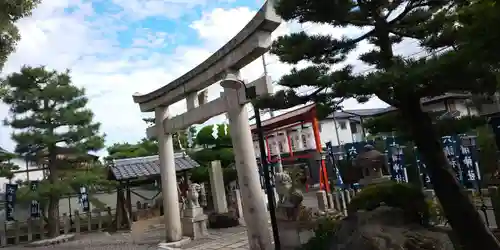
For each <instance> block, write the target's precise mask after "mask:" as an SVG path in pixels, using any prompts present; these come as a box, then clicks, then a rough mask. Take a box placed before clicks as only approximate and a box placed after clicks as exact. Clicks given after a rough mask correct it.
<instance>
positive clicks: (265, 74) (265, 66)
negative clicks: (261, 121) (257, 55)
mask: <svg viewBox="0 0 500 250" xmlns="http://www.w3.org/2000/svg"><path fill="white" fill-rule="evenodd" d="M261 58H262V66H263V67H264V76H267V63H266V54H265V53H264V54H263V55H262V56H261ZM269 115H270V116H271V118H272V117H274V111H272V110H270V111H269Z"/></svg>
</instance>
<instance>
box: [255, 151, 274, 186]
mask: <svg viewBox="0 0 500 250" xmlns="http://www.w3.org/2000/svg"><path fill="white" fill-rule="evenodd" d="M257 164H258V166H259V169H258V171H259V177H260V187H261V188H262V189H263V190H264V191H265V190H267V189H266V182H265V179H264V168H263V167H262V163H261V162H260V158H259V159H257ZM275 164H276V163H268V167H269V180H270V181H271V187H273V188H274V187H275V181H274V172H275V171H274V169H275V168H276V166H275Z"/></svg>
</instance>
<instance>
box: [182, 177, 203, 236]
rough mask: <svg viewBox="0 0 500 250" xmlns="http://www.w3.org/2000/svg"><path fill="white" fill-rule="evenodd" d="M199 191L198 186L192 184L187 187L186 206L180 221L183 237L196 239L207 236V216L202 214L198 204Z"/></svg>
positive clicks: (199, 186)
mask: <svg viewBox="0 0 500 250" xmlns="http://www.w3.org/2000/svg"><path fill="white" fill-rule="evenodd" d="M201 189H202V188H201V185H200V184H197V183H192V184H190V185H189V189H188V192H187V204H186V207H185V208H184V213H183V215H184V217H183V218H182V219H181V221H182V231H183V234H184V236H188V237H191V238H193V239H198V238H201V237H203V236H206V235H208V231H207V221H208V216H207V215H206V214H204V213H203V208H202V207H201V206H200V202H199V199H200V191H201ZM202 196H203V194H202Z"/></svg>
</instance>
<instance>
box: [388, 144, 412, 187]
mask: <svg viewBox="0 0 500 250" xmlns="http://www.w3.org/2000/svg"><path fill="white" fill-rule="evenodd" d="M385 145H386V153H387V159H388V163H389V166H390V167H391V175H392V178H393V179H394V180H395V181H397V182H408V173H407V171H406V166H405V158H404V152H403V147H401V146H400V144H399V143H398V142H397V139H396V137H387V138H385Z"/></svg>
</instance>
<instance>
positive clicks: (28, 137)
mask: <svg viewBox="0 0 500 250" xmlns="http://www.w3.org/2000/svg"><path fill="white" fill-rule="evenodd" d="M3 84H4V86H5V90H6V93H5V95H4V96H3V97H2V101H3V102H4V103H5V104H7V105H8V106H9V111H10V114H9V117H8V118H6V119H5V124H6V125H9V126H11V127H12V128H13V129H14V132H13V134H12V139H13V140H14V141H15V142H16V143H17V145H16V148H15V151H16V153H17V154H18V155H21V156H22V157H23V158H30V159H31V160H34V161H36V162H37V165H39V166H42V167H45V166H46V169H47V170H48V177H47V179H46V180H44V181H42V186H41V189H40V193H39V194H38V195H39V197H46V198H47V199H48V228H49V234H50V235H51V236H53V235H56V234H58V232H59V223H56V222H57V221H58V216H59V208H58V206H59V199H60V198H61V196H62V195H64V194H67V193H69V192H74V191H75V190H76V189H79V187H80V186H82V185H85V186H88V188H89V189H93V188H100V187H102V186H106V185H108V184H109V185H111V184H112V183H110V182H108V181H107V180H106V179H105V177H106V176H105V174H103V173H102V168H100V167H99V164H98V162H97V161H92V160H89V158H92V157H89V152H91V151H97V150H100V149H101V148H103V146H104V135H103V134H101V133H100V132H99V130H100V124H99V123H97V122H94V115H93V113H92V111H91V110H90V109H88V108H86V106H87V103H88V99H87V97H85V90H84V89H82V88H78V87H76V86H74V85H73V84H72V82H71V77H70V76H69V72H68V71H66V72H57V71H52V70H47V69H46V68H45V67H26V66H25V67H22V68H21V70H20V72H16V73H12V74H11V75H8V76H7V77H6V78H5V80H4V81H3Z"/></svg>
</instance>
